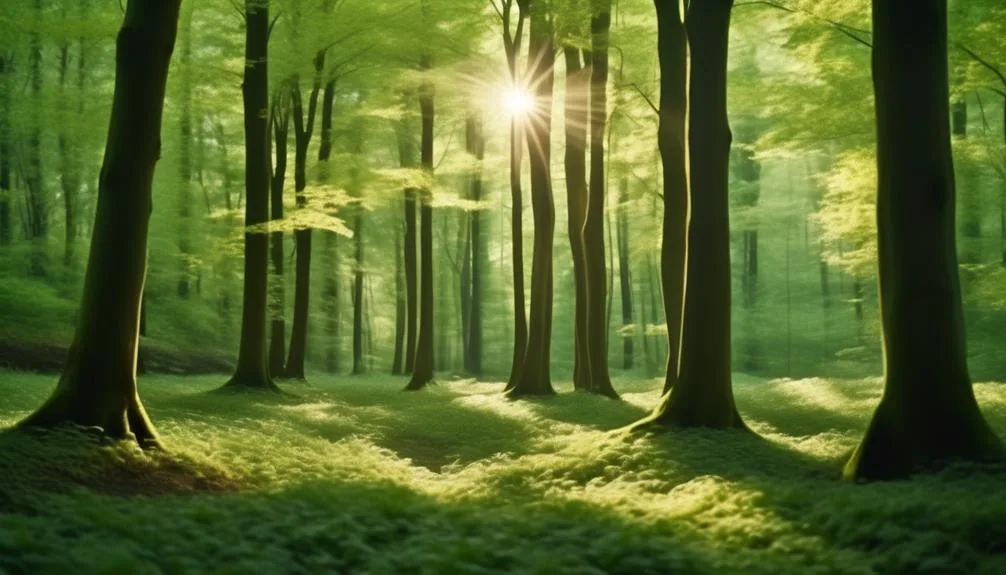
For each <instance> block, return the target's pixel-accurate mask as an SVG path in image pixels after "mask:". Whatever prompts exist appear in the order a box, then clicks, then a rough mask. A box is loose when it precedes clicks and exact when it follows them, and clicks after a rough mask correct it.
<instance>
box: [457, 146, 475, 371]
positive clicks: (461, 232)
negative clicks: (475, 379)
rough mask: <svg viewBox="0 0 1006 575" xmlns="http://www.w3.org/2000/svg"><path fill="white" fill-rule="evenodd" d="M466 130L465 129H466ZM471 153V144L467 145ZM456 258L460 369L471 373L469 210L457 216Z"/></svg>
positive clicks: (470, 247)
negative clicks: (458, 267) (457, 263)
mask: <svg viewBox="0 0 1006 575" xmlns="http://www.w3.org/2000/svg"><path fill="white" fill-rule="evenodd" d="M466 131H467V129H466ZM468 148H469V153H471V146H470V145H469V146H468ZM458 236H459V237H458V248H459V249H458V259H459V260H460V263H461V270H460V273H459V274H458V299H459V302H458V303H459V304H460V311H461V318H460V323H461V325H460V329H459V330H458V331H459V335H460V339H461V369H462V372H463V373H471V371H470V367H471V366H470V365H469V360H470V359H471V350H470V349H469V347H468V345H469V344H470V343H471V339H470V336H471V334H470V333H468V328H469V327H471V323H470V321H471V309H472V307H471V306H472V228H471V212H469V211H467V210H461V213H460V214H459V217H458Z"/></svg>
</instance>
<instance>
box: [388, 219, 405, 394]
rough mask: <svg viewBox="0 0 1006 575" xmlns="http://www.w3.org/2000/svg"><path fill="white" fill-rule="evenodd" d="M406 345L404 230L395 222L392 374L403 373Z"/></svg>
mask: <svg viewBox="0 0 1006 575" xmlns="http://www.w3.org/2000/svg"><path fill="white" fill-rule="evenodd" d="M404 345H405V280H404V278H403V277H402V230H401V226H399V225H398V224H397V223H396V224H395V352H394V358H393V359H392V362H391V375H401V374H402V365H403V360H404V355H405V354H404V353H403V352H404V349H403V348H404Z"/></svg>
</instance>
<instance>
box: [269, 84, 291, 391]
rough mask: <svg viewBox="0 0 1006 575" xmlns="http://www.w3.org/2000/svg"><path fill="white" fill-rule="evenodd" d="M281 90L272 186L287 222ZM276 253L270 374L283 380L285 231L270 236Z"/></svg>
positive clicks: (286, 120)
mask: <svg viewBox="0 0 1006 575" xmlns="http://www.w3.org/2000/svg"><path fill="white" fill-rule="evenodd" d="M286 88H287V87H286V86H284V87H281V88H280V89H279V90H277V91H276V94H275V96H274V101H273V105H272V127H273V136H274V144H275V146H276V168H275V170H273V175H272V187H271V197H270V202H271V204H272V205H271V207H272V213H271V214H270V215H271V217H272V221H274V222H279V221H282V220H283V188H284V187H285V186H286V167H287V140H288V137H289V135H290V112H289V109H288V108H287V105H288V104H289V101H288V100H287V99H286V95H285V94H284V93H283V91H284V90H285V89H286ZM269 235H270V241H271V246H270V247H271V250H272V271H273V278H272V281H271V282H270V284H269V288H270V289H269V292H270V297H269V316H270V317H271V327H272V330H271V331H272V333H271V334H270V339H269V373H271V374H273V375H274V376H276V377H282V376H283V372H284V366H283V361H284V359H285V358H286V322H285V320H284V315H285V313H286V284H285V282H284V281H283V256H284V254H283V232H281V231H273V232H271V233H270V234H269Z"/></svg>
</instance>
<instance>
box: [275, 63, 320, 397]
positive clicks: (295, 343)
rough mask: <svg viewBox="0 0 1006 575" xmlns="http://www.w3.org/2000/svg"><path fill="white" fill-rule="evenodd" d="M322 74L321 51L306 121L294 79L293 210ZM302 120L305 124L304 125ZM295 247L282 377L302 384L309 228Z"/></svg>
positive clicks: (300, 198) (300, 195)
mask: <svg viewBox="0 0 1006 575" xmlns="http://www.w3.org/2000/svg"><path fill="white" fill-rule="evenodd" d="M324 71H325V51H324V50H321V51H319V52H318V53H317V54H315V57H314V82H313V84H312V86H311V94H310V96H309V97H308V104H307V118H306V119H305V117H304V106H303V102H302V101H301V96H300V82H299V80H298V79H296V78H295V79H294V83H293V91H292V93H291V97H292V108H291V112H292V114H293V126H294V143H295V150H294V168H293V174H294V176H293V179H294V190H295V192H296V194H297V208H298V209H301V210H302V209H304V208H306V207H307V196H306V195H305V194H304V190H305V189H306V188H307V147H308V145H309V144H310V143H311V136H312V135H313V133H314V120H315V116H316V113H317V110H318V95H319V94H320V92H321V84H322V74H323V73H324ZM305 120H306V121H305ZM294 241H295V242H296V245H297V261H296V264H295V267H296V269H295V272H294V273H295V276H294V288H293V324H292V325H291V327H290V348H289V351H288V353H287V357H286V370H285V374H284V375H286V377H288V378H290V379H297V380H301V381H304V380H305V379H306V376H305V373H304V360H305V359H306V357H307V321H308V317H309V314H308V309H309V303H310V302H309V300H310V297H311V228H310V227H304V228H300V229H298V230H296V231H295V232H294Z"/></svg>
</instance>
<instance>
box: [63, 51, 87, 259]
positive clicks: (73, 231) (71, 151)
mask: <svg viewBox="0 0 1006 575" xmlns="http://www.w3.org/2000/svg"><path fill="white" fill-rule="evenodd" d="M83 55H84V45H83V42H81V46H80V51H79V53H78V59H82V58H83ZM69 63H70V43H69V41H66V42H64V43H63V44H62V45H61V46H60V51H59V92H60V97H61V98H62V99H63V100H64V102H69V99H68V97H67V94H66V76H67V73H68V72H69ZM77 98H78V99H82V98H83V95H82V94H77ZM76 120H77V121H79V118H77V119H76ZM61 123H62V126H61V131H60V134H59V163H60V184H61V188H62V192H63V214H64V222H65V228H64V229H65V234H64V238H63V265H64V266H66V267H67V268H69V267H71V266H73V263H74V260H75V258H74V247H75V243H76V239H77V209H76V208H77V189H78V188H80V173H79V171H78V170H79V167H78V165H77V158H76V153H75V152H76V145H77V144H76V142H71V137H72V136H71V135H70V134H69V133H68V132H69V130H68V128H67V127H68V126H69V125H71V124H70V119H69V118H67V117H65V116H64V117H63V118H62V121H61Z"/></svg>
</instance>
